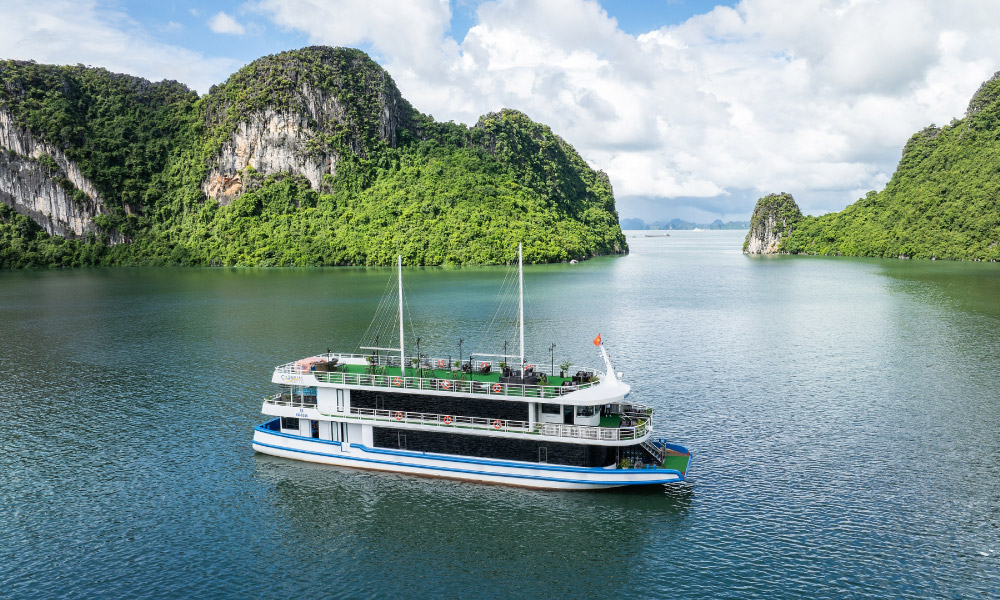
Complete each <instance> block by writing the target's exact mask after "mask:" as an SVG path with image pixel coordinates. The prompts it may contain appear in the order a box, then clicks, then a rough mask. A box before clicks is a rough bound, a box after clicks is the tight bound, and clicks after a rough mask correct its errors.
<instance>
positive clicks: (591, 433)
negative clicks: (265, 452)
mask: <svg viewBox="0 0 1000 600" xmlns="http://www.w3.org/2000/svg"><path fill="white" fill-rule="evenodd" d="M337 416H345V417H347V418H356V419H360V420H366V421H381V422H385V423H390V424H396V423H404V424H411V425H433V426H439V427H444V428H450V429H455V428H465V429H477V430H483V431H502V432H507V433H520V434H532V435H544V436H550V437H561V438H576V439H586V440H604V441H628V440H635V439H640V438H642V437H644V436H646V435H647V434H648V433H649V431H650V429H651V428H652V420H651V419H644V420H642V421H638V422H637V423H636V424H635V425H634V426H631V427H600V426H595V425H564V424H561V423H529V422H528V421H517V420H513V419H489V418H485V417H463V416H456V415H440V414H432V413H422V412H408V411H400V410H384V409H376V408H353V407H352V408H351V409H350V412H349V413H348V414H347V415H337Z"/></svg>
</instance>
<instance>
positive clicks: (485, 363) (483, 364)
mask: <svg viewBox="0 0 1000 600" xmlns="http://www.w3.org/2000/svg"><path fill="white" fill-rule="evenodd" d="M488 366H490V363H488V362H486V361H485V360H484V361H482V362H481V363H479V368H480V369H485V368H486V367H488Z"/></svg>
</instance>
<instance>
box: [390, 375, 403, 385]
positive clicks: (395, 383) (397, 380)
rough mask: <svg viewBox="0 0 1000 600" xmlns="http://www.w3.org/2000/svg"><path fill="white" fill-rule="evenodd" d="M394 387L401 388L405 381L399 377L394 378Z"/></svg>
mask: <svg viewBox="0 0 1000 600" xmlns="http://www.w3.org/2000/svg"><path fill="white" fill-rule="evenodd" d="M392 385H394V386H396V387H399V386H401V385H403V380H402V379H400V378H399V377H393V378H392Z"/></svg>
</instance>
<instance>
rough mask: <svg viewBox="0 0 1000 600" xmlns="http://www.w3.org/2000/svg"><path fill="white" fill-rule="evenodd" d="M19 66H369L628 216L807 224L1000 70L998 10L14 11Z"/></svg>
mask: <svg viewBox="0 0 1000 600" xmlns="http://www.w3.org/2000/svg"><path fill="white" fill-rule="evenodd" d="M2 13H3V15H4V18H3V19H0V58H15V59H32V60H36V61H38V62H44V63H56V64H75V63H83V64H90V65H94V66H103V67H106V68H108V69H110V70H112V71H118V72H125V73H130V74H133V75H139V76H142V77H146V78H148V79H152V80H160V79H176V80H178V81H181V82H183V83H185V84H187V85H189V86H191V87H192V88H194V89H196V90H198V91H199V92H202V93H204V92H207V91H208V89H209V88H210V86H211V85H213V84H216V83H220V82H222V81H224V80H225V79H226V78H227V77H228V76H229V75H230V74H231V73H233V72H234V71H236V70H237V69H239V68H240V67H241V66H242V65H244V64H246V63H248V62H250V61H252V60H254V59H256V58H258V57H260V56H264V55H267V54H271V53H274V52H279V51H282V50H288V49H293V48H299V47H302V46H306V45H310V44H327V45H334V46H350V47H357V48H361V49H362V50H365V51H366V52H368V53H369V54H370V55H372V57H373V58H374V59H375V60H377V61H378V62H379V63H380V64H381V65H382V66H383V67H384V68H385V69H386V70H387V71H388V72H389V73H390V75H392V77H393V79H394V80H395V82H396V84H397V85H398V86H399V88H400V90H401V91H402V93H403V95H404V96H405V97H406V98H407V99H408V100H409V101H410V102H411V103H412V104H413V105H414V106H415V107H416V108H417V109H418V110H420V111H421V112H424V113H427V114H431V115H433V116H434V117H435V118H436V119H439V120H454V121H456V122H461V123H466V124H470V125H471V124H474V123H475V122H476V120H477V119H478V118H479V116H480V115H483V114H485V113H487V112H490V111H495V110H499V109H500V108H505V107H507V108H516V109H519V110H521V111H523V112H525V113H526V114H528V116H530V117H531V118H533V119H535V120H536V121H539V122H542V123H545V124H547V125H549V126H550V127H552V129H553V130H554V131H555V132H556V133H557V134H559V135H560V136H562V137H563V138H565V139H566V140H567V141H568V142H569V143H571V144H572V145H573V146H574V147H575V148H576V149H577V150H578V151H579V152H580V154H581V155H582V156H583V157H584V159H586V160H587V161H588V162H589V163H590V164H591V165H592V166H593V167H595V168H598V169H601V170H604V171H605V172H606V173H608V175H609V177H610V178H611V182H612V185H613V186H614V190H615V197H616V199H617V203H618V208H619V212H620V214H621V215H622V216H624V217H642V218H646V219H647V220H655V219H669V218H673V217H679V218H684V219H688V220H694V221H699V222H708V221H711V220H713V219H715V218H721V219H723V220H731V219H747V218H749V215H750V212H751V211H752V210H753V205H754V202H755V200H756V198H758V197H760V196H763V195H765V194H768V193H772V192H790V193H792V194H793V195H794V196H795V198H796V200H797V201H798V202H799V204H800V206H802V208H803V211H804V212H806V213H808V214H821V213H824V212H828V211H837V210H841V209H843V208H844V207H845V206H846V205H848V204H850V203H851V202H853V201H855V200H856V199H858V198H860V197H862V196H864V195H865V193H866V192H867V191H869V190H878V189H881V188H882V187H884V186H885V184H886V182H887V181H888V180H889V178H890V177H891V176H892V173H893V171H894V170H895V167H896V163H897V162H898V160H899V156H900V151H901V149H902V147H903V145H904V144H905V142H906V140H907V139H908V138H909V136H910V135H912V134H913V133H914V132H916V131H919V130H920V129H922V128H923V127H925V126H927V125H930V124H932V123H936V124H939V125H941V124H947V123H948V122H950V121H951V120H952V119H953V118H960V117H962V115H963V113H964V110H965V107H966V105H967V103H968V101H969V98H970V97H971V95H972V94H973V93H974V92H975V90H976V89H977V88H978V86H979V85H980V83H981V82H982V81H984V80H986V79H988V78H989V77H991V76H992V75H993V73H995V72H996V71H998V70H1000V11H998V10H996V2H995V0H954V1H952V2H940V1H938V0H797V1H796V2H788V1H787V0H740V1H739V2H730V3H715V2H690V1H684V0H677V1H669V0H635V1H631V2H629V1H622V0H615V1H612V0H603V1H598V0H495V1H491V2H475V1H470V0H453V1H451V2H448V1H447V0H251V1H237V2H221V1H213V2H200V3H195V2H160V3H147V2H129V1H124V0H4V6H3V9H2Z"/></svg>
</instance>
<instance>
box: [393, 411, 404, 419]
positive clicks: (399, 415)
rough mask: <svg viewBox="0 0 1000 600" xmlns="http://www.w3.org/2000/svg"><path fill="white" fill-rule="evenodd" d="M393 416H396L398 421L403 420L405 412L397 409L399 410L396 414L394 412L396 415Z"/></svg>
mask: <svg viewBox="0 0 1000 600" xmlns="http://www.w3.org/2000/svg"><path fill="white" fill-rule="evenodd" d="M393 417H394V418H395V419H396V420H397V421H402V420H403V413H401V412H399V411H398V410H397V411H396V414H394V415H393Z"/></svg>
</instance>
